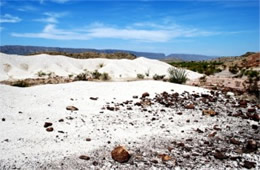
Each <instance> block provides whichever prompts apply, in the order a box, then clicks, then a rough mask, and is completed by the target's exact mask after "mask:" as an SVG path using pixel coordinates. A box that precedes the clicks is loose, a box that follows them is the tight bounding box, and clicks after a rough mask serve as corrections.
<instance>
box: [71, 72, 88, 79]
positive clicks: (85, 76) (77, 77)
mask: <svg viewBox="0 0 260 170" xmlns="http://www.w3.org/2000/svg"><path fill="white" fill-rule="evenodd" d="M69 76H70V75H69ZM72 76H73V75H72ZM89 77H90V75H89V73H88V72H84V73H80V74H78V75H76V77H75V78H74V80H76V81H88V80H89Z"/></svg>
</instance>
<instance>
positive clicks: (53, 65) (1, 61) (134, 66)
mask: <svg viewBox="0 0 260 170" xmlns="http://www.w3.org/2000/svg"><path fill="white" fill-rule="evenodd" d="M101 65H103V67H102V68H101ZM169 67H171V66H170V65H169V64H167V63H164V62H161V61H158V60H152V59H148V58H144V57H140V58H137V59H135V60H127V59H121V60H116V59H113V60H112V59H73V58H69V57H65V56H50V55H46V54H41V55H35V56H19V55H8V54H3V53H0V80H7V79H12V78H13V79H23V78H36V77H37V73H38V72H39V71H42V72H45V73H50V72H54V73H55V74H56V75H59V76H68V75H70V74H74V75H76V74H79V73H82V72H84V69H87V70H88V71H94V70H98V71H99V72H101V73H103V72H107V73H109V75H110V76H111V77H112V79H113V80H126V79H134V78H136V76H137V74H143V75H145V73H149V78H152V77H153V75H155V74H159V75H166V76H167V75H168V71H167V70H168V69H169ZM187 73H188V78H189V79H196V78H199V77H201V76H202V75H201V74H199V73H195V72H192V71H188V70H187Z"/></svg>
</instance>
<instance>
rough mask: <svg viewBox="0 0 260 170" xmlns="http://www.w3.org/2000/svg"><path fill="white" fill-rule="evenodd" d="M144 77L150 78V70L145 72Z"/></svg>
mask: <svg viewBox="0 0 260 170" xmlns="http://www.w3.org/2000/svg"><path fill="white" fill-rule="evenodd" d="M145 76H146V77H149V76H150V69H148V70H147V72H145Z"/></svg>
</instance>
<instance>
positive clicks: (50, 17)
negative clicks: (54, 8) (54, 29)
mask: <svg viewBox="0 0 260 170" xmlns="http://www.w3.org/2000/svg"><path fill="white" fill-rule="evenodd" d="M66 14H67V13H65V12H62V13H54V12H45V13H44V15H45V16H47V17H46V18H40V19H35V20H34V21H39V22H47V23H58V18H60V17H63V16H65V15H66Z"/></svg>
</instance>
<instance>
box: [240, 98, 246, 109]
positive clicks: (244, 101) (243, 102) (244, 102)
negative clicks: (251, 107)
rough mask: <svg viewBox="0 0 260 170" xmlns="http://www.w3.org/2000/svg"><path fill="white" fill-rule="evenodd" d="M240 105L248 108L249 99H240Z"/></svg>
mask: <svg viewBox="0 0 260 170" xmlns="http://www.w3.org/2000/svg"><path fill="white" fill-rule="evenodd" d="M239 106H240V107H244V108H246V107H247V101H246V100H240V101H239Z"/></svg>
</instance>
